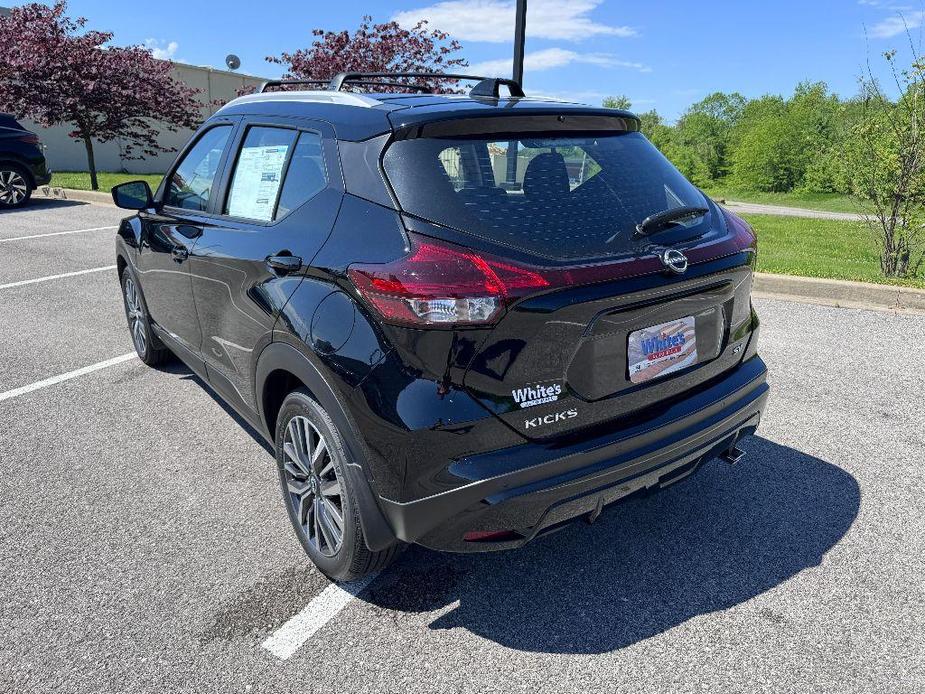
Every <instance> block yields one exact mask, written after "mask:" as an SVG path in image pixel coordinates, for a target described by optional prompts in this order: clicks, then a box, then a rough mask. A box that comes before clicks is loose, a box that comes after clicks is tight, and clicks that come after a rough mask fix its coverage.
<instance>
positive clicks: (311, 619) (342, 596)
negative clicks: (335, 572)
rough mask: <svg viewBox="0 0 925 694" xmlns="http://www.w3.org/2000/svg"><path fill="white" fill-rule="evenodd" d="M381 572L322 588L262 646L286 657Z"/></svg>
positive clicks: (282, 657)
mask: <svg viewBox="0 0 925 694" xmlns="http://www.w3.org/2000/svg"><path fill="white" fill-rule="evenodd" d="M378 575H379V574H372V575H370V576H366V577H365V578H361V579H360V580H359V581H353V582H352V583H341V584H340V585H338V584H336V583H332V584H331V585H329V586H328V587H327V588H325V589H324V590H323V591H321V592H320V593H319V594H318V595H317V596H316V597H315V598H314V599H313V600H312V601H311V602H310V603H308V605H306V606H305V608H304V609H303V610H302V611H301V612H299V613H298V614H297V615H295V616H294V617H293V618H292V619H290V620H289V621H288V622H286V623H285V624H283V626H281V627H280V628H279V629H277V630H276V631H274V632H273V633H272V634H270V636H269V638H267V640H266V641H264V642H263V644H262V645H263V647H264V648H266V649H267V650H268V651H270V653H272V654H273V655H275V656H276V657H277V658H280V659H282V660H287V659H288V658H289V656H291V655H292V654H293V653H295V652H296V651H297V650H299V648H300V647H301V646H302V644H304V643H305V642H306V641H308V640H309V639H310V638H311V637H312V636H313V635H314V633H315V632H316V631H318V630H319V629H320V628H321V627H323V626H324V625H325V624H327V623H328V622H330V621H331V620H332V619H333V618H334V617H336V616H337V613H338V612H340V611H341V610H342V609H344V608H345V607H346V606H347V604H348V603H349V602H350V601H351V600H352V599H353V598H355V597H356V596H357V595H359V594H360V593H362V592H363V591H364V590H365V589H366V586H368V585H369V584H370V583H372V582H373V580H375V578H376V576H378Z"/></svg>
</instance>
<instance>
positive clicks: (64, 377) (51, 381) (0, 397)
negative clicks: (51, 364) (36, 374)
mask: <svg viewBox="0 0 925 694" xmlns="http://www.w3.org/2000/svg"><path fill="white" fill-rule="evenodd" d="M134 358H135V353H134V352H129V353H128V354H123V355H122V356H120V357H113V358H112V359H107V360H106V361H101V362H98V363H96V364H90V366H85V367H83V368H82V369H77V370H75V371H68V372H67V373H63V374H59V375H57V376H52V377H51V378H46V379H45V380H44V381H36V382H35V383H30V384H29V385H27V386H22V387H21V388H14V389H13V390H8V391H6V392H5V393H0V402H3V401H4V400H11V399H12V398H16V397H19V396H20V395H25V394H26V393H32V392H34V391H36V390H41V389H42V388H47V387H48V386H53V385H55V384H57V383H63V382H64V381H70V380H71V379H72V378H77V377H79V376H85V375H86V374H89V373H93V372H94V371H99V370H100V369H105V368H107V367H109V366H115V365H116V364H121V363H122V362H124V361H129V360H130V359H134Z"/></svg>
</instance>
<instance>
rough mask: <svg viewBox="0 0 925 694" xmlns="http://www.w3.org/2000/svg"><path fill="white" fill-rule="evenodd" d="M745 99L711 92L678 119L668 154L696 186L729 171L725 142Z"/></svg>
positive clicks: (740, 112) (736, 121)
mask: <svg viewBox="0 0 925 694" xmlns="http://www.w3.org/2000/svg"><path fill="white" fill-rule="evenodd" d="M745 104H746V101H745V97H743V96H742V95H741V94H739V93H733V94H724V93H722V92H715V93H713V94H710V95H709V96H707V97H706V98H704V99H702V100H701V101H698V102H697V103H696V104H694V105H692V106H691V107H690V108H689V109H688V110H687V111H686V112H685V113H684V115H682V116H681V118H680V120H679V121H678V124H677V126H676V128H675V133H674V137H673V138H672V150H671V152H672V154H673V156H674V157H675V158H677V159H678V161H679V162H680V163H679V167H680V168H681V170H682V171H684V172H685V173H686V174H687V175H688V176H690V177H691V178H692V179H693V180H694V181H695V182H696V183H699V184H706V183H709V182H711V181H715V180H717V179H719V178H722V177H723V176H725V175H726V173H727V172H728V170H729V152H728V150H729V140H730V135H731V133H732V130H733V128H734V127H735V126H736V124H737V123H738V121H739V119H740V118H741V117H742V113H743V111H744V109H745Z"/></svg>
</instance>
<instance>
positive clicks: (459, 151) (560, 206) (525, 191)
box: [383, 132, 711, 260]
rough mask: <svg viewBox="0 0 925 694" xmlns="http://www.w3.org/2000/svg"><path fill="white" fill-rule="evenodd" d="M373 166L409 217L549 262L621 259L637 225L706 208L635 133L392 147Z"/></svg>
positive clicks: (702, 220)
mask: <svg viewBox="0 0 925 694" xmlns="http://www.w3.org/2000/svg"><path fill="white" fill-rule="evenodd" d="M383 164H384V167H385V172H386V175H387V176H388V178H389V181H390V182H391V184H392V187H393V189H394V190H395V194H396V195H397V196H398V199H399V202H400V203H401V205H402V207H403V209H404V210H405V211H406V212H408V213H409V214H413V215H415V216H419V217H422V218H424V219H426V220H428V221H431V222H435V223H437V224H443V225H445V226H449V227H453V228H454V229H458V230H460V231H464V232H468V233H471V234H475V235H478V236H481V237H484V238H486V239H488V240H490V241H493V242H496V243H500V244H504V245H507V246H511V247H513V248H516V249H519V250H523V251H526V252H528V253H532V254H536V255H540V256H544V257H547V258H552V259H556V260H577V259H597V258H601V257H606V256H611V255H619V254H623V253H625V252H626V251H627V250H628V248H629V247H630V245H631V244H632V242H633V240H632V239H633V234H634V232H635V231H636V225H637V224H639V223H640V222H642V221H643V220H644V219H646V218H647V217H649V216H651V215H653V214H656V213H658V212H664V211H666V210H670V209H674V208H679V207H708V206H709V205H708V203H707V201H706V200H705V198H704V196H703V195H702V194H701V193H700V191H698V190H697V189H696V188H695V187H694V186H693V185H691V183H689V182H688V181H687V179H685V178H684V176H682V175H681V173H680V172H679V171H678V170H677V169H676V168H675V167H674V166H672V164H671V163H670V162H669V161H668V160H667V159H665V157H664V156H662V154H661V153H660V152H659V151H658V150H657V149H656V148H655V147H654V146H653V145H652V144H651V143H650V142H649V141H648V140H646V138H645V137H644V136H643V135H642V134H640V133H638V132H626V133H617V134H607V135H601V136H583V137H574V136H562V137H555V136H553V137H545V136H540V137H530V138H522V139H519V140H516V141H513V142H511V141H508V140H502V139H500V136H498V135H492V136H484V137H466V138H418V139H410V140H402V141H398V142H395V143H393V144H392V145H391V146H390V147H389V149H388V150H387V151H386V153H385V157H384V159H383ZM710 217H711V215H710V214H707V215H705V216H702V217H695V218H693V219H691V218H688V219H682V220H680V221H678V222H676V223H673V224H672V225H670V228H675V229H676V228H678V227H679V226H683V227H687V228H689V229H690V230H691V232H692V233H693V232H696V231H697V230H698V228H699V227H701V226H702V225H703V228H704V229H707V228H709V225H710V223H711V219H710Z"/></svg>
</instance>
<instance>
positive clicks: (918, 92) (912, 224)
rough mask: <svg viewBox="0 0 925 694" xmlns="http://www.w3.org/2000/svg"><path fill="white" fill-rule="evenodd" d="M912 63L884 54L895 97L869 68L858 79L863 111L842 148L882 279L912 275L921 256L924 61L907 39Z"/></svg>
mask: <svg viewBox="0 0 925 694" xmlns="http://www.w3.org/2000/svg"><path fill="white" fill-rule="evenodd" d="M909 43H910V48H911V50H912V61H911V64H910V65H909V66H906V67H900V66H899V65H898V64H897V63H898V61H897V54H896V52H895V51H889V52H887V53H885V54H884V57H885V58H886V61H887V63H888V65H889V67H890V71H891V74H892V77H893V85H894V86H895V88H896V93H897V94H898V95H899V97H898V99H897V100H895V101H894V100H892V99H891V98H890V97H889V96H888V95H887V94H886V93H885V91H884V90H883V89H882V88H881V86H880V84H879V83H878V82H877V80H876V79H874V77H873V74H872V72H871V70H870V69H868V74H867V75H866V76H864V77H862V78H861V94H862V104H863V115H862V117H861V118H859V119H858V121H857V123H856V125H855V126H854V128H853V130H852V133H851V137H850V140H849V146H848V147H847V150H846V160H847V169H848V171H849V172H850V177H851V185H852V191H853V193H854V194H855V195H857V196H858V197H859V198H860V199H861V200H862V201H863V202H864V203H865V204H866V205H867V207H868V208H869V209H870V211H871V212H872V215H871V216H870V217H868V224H869V225H870V226H871V228H872V229H873V230H874V232H875V233H876V235H877V239H878V242H879V245H880V268H881V270H882V272H883V274H884V275H886V276H887V277H906V276H914V275H916V274H917V273H918V271H919V269H920V268H921V266H922V262H923V258H925V237H923V222H925V59H923V58H921V57H920V56H919V55H918V53H917V52H916V49H915V46H914V44H913V41H912V40H911V39H910V42H909Z"/></svg>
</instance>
